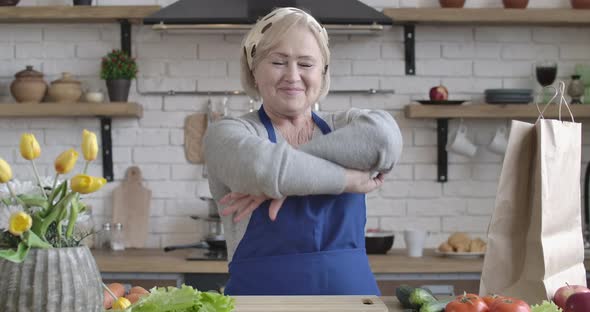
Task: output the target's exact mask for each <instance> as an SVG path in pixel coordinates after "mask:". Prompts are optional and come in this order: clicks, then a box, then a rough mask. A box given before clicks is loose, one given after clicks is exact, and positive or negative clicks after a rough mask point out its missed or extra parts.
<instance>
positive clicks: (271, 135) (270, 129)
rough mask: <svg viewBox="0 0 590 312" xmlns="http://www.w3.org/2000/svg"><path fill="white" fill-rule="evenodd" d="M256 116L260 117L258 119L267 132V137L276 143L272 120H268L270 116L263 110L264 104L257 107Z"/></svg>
mask: <svg viewBox="0 0 590 312" xmlns="http://www.w3.org/2000/svg"><path fill="white" fill-rule="evenodd" d="M258 117H259V118H260V121H262V124H263V125H264V127H265V128H266V133H268V139H269V140H270V141H271V142H273V143H277V136H276V135H275V129H274V128H273V127H272V122H271V121H270V118H269V117H268V115H267V114H266V112H265V111H264V105H260V108H259V109H258Z"/></svg>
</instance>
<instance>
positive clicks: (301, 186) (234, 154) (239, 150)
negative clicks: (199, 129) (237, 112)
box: [204, 118, 345, 198]
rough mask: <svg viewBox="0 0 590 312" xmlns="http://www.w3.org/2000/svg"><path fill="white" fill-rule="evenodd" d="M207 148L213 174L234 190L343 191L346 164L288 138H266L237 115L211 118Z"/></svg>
mask: <svg viewBox="0 0 590 312" xmlns="http://www.w3.org/2000/svg"><path fill="white" fill-rule="evenodd" d="M204 149H205V161H206V164H207V169H208V173H209V175H212V176H214V177H215V178H216V179H217V180H219V181H220V182H221V183H223V184H224V185H226V186H227V187H228V188H229V189H231V190H232V191H233V192H240V193H245V194H251V195H262V194H264V195H266V196H269V197H271V198H281V197H284V196H292V195H311V194H340V193H342V192H343V191H344V187H345V169H344V168H343V167H341V166H339V165H337V164H335V163H333V162H330V161H328V160H324V159H321V158H319V157H316V156H313V155H311V154H308V153H304V152H302V151H299V150H297V149H294V148H293V147H291V146H290V145H289V144H288V143H286V142H282V143H272V142H270V141H268V140H267V139H263V138H261V137H259V136H257V135H256V133H255V129H254V128H253V127H252V126H251V125H248V124H247V123H246V122H245V121H243V120H240V119H237V118H227V119H223V120H220V121H217V122H215V123H213V124H211V125H210V126H209V128H208V129H207V133H206V135H205V138H204Z"/></svg>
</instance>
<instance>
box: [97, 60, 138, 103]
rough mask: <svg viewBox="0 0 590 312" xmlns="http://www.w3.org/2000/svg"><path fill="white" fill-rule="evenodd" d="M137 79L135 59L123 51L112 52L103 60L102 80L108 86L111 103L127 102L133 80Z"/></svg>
mask: <svg viewBox="0 0 590 312" xmlns="http://www.w3.org/2000/svg"><path fill="white" fill-rule="evenodd" d="M136 77H137V63H136V62H135V58H134V57H131V56H130V55H128V54H127V53H126V52H125V51H123V50H117V49H115V50H112V51H111V52H109V53H108V54H107V55H106V56H104V57H103V58H102V62H101V69H100V78H102V79H104V80H105V81H106V84H107V91H108V93H109V99H110V100H111V102H127V98H128V97H129V88H130V87H131V80H133V79H135V78H136Z"/></svg>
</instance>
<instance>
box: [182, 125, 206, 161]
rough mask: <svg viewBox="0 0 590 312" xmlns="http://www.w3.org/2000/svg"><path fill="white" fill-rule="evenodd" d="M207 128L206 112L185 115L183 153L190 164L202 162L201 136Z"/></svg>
mask: <svg viewBox="0 0 590 312" xmlns="http://www.w3.org/2000/svg"><path fill="white" fill-rule="evenodd" d="M206 130H207V114H206V113H196V114H192V115H189V116H187V117H186V119H185V121H184V153H185V155H186V160H188V162H189V163H191V164H202V163H203V162H204V161H205V159H204V158H203V148H202V146H203V137H204V136H205V131H206Z"/></svg>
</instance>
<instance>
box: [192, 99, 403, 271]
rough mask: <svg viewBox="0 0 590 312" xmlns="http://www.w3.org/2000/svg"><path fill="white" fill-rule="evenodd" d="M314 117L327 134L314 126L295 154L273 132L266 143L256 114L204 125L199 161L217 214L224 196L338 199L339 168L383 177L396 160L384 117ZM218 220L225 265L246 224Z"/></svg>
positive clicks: (396, 135) (397, 147)
mask: <svg viewBox="0 0 590 312" xmlns="http://www.w3.org/2000/svg"><path fill="white" fill-rule="evenodd" d="M318 115H319V116H320V117H321V118H322V119H324V120H325V121H326V123H327V124H328V125H329V126H330V129H331V130H332V132H331V133H329V134H327V135H323V134H322V132H321V130H320V129H319V128H318V127H315V130H314V133H313V137H312V139H311V140H310V141H309V142H307V143H306V144H303V145H300V146H299V148H298V149H296V148H294V147H292V146H291V145H289V144H288V143H287V142H286V141H285V139H284V138H283V137H282V136H281V134H280V132H279V131H278V130H277V129H276V128H275V133H276V137H277V143H276V144H274V143H272V142H270V141H269V140H268V134H267V132H266V129H265V128H264V125H263V124H262V122H261V121H260V119H259V118H258V112H256V111H255V112H252V113H248V114H245V115H243V116H241V117H237V118H234V117H228V118H224V119H222V120H220V121H217V122H215V123H213V124H211V125H209V128H208V129H207V133H206V135H205V139H204V145H205V160H206V164H207V169H208V174H209V187H210V189H211V194H212V196H213V199H214V200H215V202H216V203H217V207H218V209H219V211H221V210H222V209H223V208H225V206H223V205H220V204H219V200H220V199H221V198H222V197H223V196H224V195H226V194H227V193H229V192H240V193H246V194H252V195H262V194H264V195H266V196H268V197H272V198H281V197H285V196H291V195H313V194H340V193H342V192H343V191H344V187H345V177H344V175H345V168H349V169H357V170H363V171H373V172H389V171H390V170H391V169H392V168H393V166H394V165H395V163H396V161H397V160H398V159H399V157H400V154H401V150H402V137H401V132H400V130H399V127H398V126H397V123H396V122H395V120H394V119H393V117H392V116H391V115H390V114H389V113H387V112H385V111H381V110H373V111H369V110H360V109H354V108H353V109H350V110H348V111H346V112H341V113H323V112H320V113H318ZM280 216H281V214H280V212H279V215H278V218H280ZM222 221H223V227H224V231H225V239H226V241H227V249H228V261H230V262H231V259H232V257H233V254H234V252H235V251H236V248H237V246H238V244H239V242H240V240H241V239H242V237H243V236H244V233H245V232H246V228H247V225H248V222H249V221H250V219H249V216H248V217H247V218H244V219H243V220H242V221H240V222H239V223H234V222H233V221H232V216H227V217H222Z"/></svg>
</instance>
